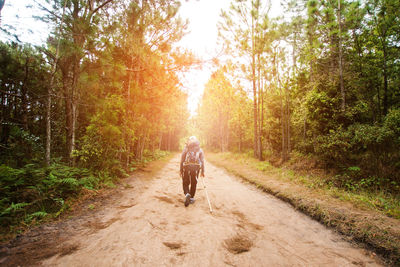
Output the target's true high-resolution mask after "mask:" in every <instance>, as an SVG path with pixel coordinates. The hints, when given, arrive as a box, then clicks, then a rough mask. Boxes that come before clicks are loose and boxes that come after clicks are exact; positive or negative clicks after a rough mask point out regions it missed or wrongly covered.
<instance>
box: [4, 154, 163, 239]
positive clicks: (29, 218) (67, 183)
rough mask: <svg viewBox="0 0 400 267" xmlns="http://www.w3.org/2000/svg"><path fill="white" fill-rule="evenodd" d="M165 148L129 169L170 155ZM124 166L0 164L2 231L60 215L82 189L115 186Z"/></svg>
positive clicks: (135, 162) (9, 231)
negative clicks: (20, 165)
mask: <svg viewBox="0 0 400 267" xmlns="http://www.w3.org/2000/svg"><path fill="white" fill-rule="evenodd" d="M168 153H169V152H165V151H155V152H149V151H146V152H145V154H144V156H143V159H142V160H138V161H134V162H133V163H132V164H131V165H130V166H129V167H128V171H129V172H131V171H134V170H136V169H137V168H138V167H140V166H144V165H145V164H146V163H148V162H150V161H153V160H157V159H160V158H162V157H165V156H167V155H168ZM126 176H128V174H127V172H126V171H125V169H123V168H115V169H113V170H112V171H110V170H90V169H87V168H76V167H70V166H66V165H63V164H61V163H53V164H52V165H51V166H49V167H43V166H41V165H39V164H26V165H25V166H23V167H22V168H12V167H10V166H7V165H4V164H3V165H0V230H1V233H2V234H9V233H12V232H15V231H17V232H18V231H20V230H21V229H23V228H24V227H26V226H29V225H32V224H37V223H39V222H41V221H43V220H45V219H51V218H55V217H58V216H60V214H62V213H63V212H64V211H66V210H68V209H69V208H70V203H71V200H72V201H73V200H74V199H76V198H78V197H79V195H80V194H81V193H82V189H85V190H84V191H85V192H87V190H90V191H93V192H95V193H96V191H97V190H99V189H101V188H113V187H115V183H116V182H117V181H118V180H119V179H120V178H122V177H126Z"/></svg>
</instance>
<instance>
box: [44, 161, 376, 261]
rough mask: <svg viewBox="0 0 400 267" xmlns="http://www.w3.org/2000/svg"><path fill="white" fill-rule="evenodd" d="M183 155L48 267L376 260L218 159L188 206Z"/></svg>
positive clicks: (138, 184) (133, 182) (106, 212)
mask: <svg viewBox="0 0 400 267" xmlns="http://www.w3.org/2000/svg"><path fill="white" fill-rule="evenodd" d="M177 169H178V156H176V157H174V158H173V159H172V160H171V161H170V162H169V163H168V164H167V165H166V166H165V167H164V168H163V169H162V170H161V171H160V172H158V173H157V174H156V175H155V176H156V177H155V178H154V179H152V180H150V181H149V180H142V179H140V177H134V178H133V179H130V180H129V183H130V185H129V186H127V188H126V190H124V191H123V192H122V193H121V195H120V198H119V201H116V202H115V203H111V204H110V205H109V206H108V207H99V208H98V209H100V210H101V211H100V212H98V214H97V215H96V216H95V217H92V218H91V219H90V220H89V221H88V222H87V223H86V224H85V225H86V227H83V228H81V229H77V230H76V233H71V234H70V238H69V240H68V241H67V243H68V244H70V245H71V246H70V247H71V249H70V251H67V252H65V253H61V254H57V255H55V256H53V257H51V258H48V259H46V260H44V261H43V262H42V263H41V264H43V265H45V266H174V265H176V266H224V265H227V266H351V265H360V266H377V265H379V263H377V261H376V260H375V259H374V258H373V257H372V256H371V253H370V252H367V251H364V250H362V249H359V248H355V247H354V246H352V245H351V244H349V243H347V242H345V241H343V240H342V239H341V237H340V236H338V235H337V234H335V233H333V232H332V231H330V230H328V229H327V228H326V227H324V226H322V225H320V224H319V223H317V222H315V221H313V220H311V219H309V218H308V217H306V216H305V215H303V214H301V213H299V212H297V211H295V210H294V209H293V208H292V207H291V206H290V205H288V204H286V203H284V202H282V201H280V200H277V199H276V198H274V197H271V196H269V195H267V194H265V193H263V192H261V191H259V190H258V189H256V188H255V187H254V186H251V185H247V184H244V183H243V182H241V181H239V180H238V179H237V178H234V177H232V176H230V175H228V174H227V173H226V172H225V171H223V170H222V169H219V168H216V167H215V166H213V165H211V164H209V163H208V164H207V165H206V179H205V182H206V185H207V189H208V192H209V195H210V199H211V204H212V206H213V208H214V212H213V214H210V212H209V208H208V204H207V199H206V197H205V192H204V190H203V189H202V186H201V183H199V187H198V191H197V195H196V199H197V200H196V202H195V203H194V204H193V205H189V207H187V208H185V207H184V205H183V194H182V188H181V180H180V178H179V176H178V172H177Z"/></svg>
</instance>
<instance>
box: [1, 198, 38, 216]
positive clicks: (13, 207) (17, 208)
mask: <svg viewBox="0 0 400 267" xmlns="http://www.w3.org/2000/svg"><path fill="white" fill-rule="evenodd" d="M29 205H31V204H30V203H25V202H23V203H17V204H14V203H11V205H10V207H8V208H7V209H5V210H4V211H3V212H2V213H1V214H0V217H1V216H4V215H7V214H11V213H12V212H17V211H21V210H22V209H23V208H24V207H26V206H29Z"/></svg>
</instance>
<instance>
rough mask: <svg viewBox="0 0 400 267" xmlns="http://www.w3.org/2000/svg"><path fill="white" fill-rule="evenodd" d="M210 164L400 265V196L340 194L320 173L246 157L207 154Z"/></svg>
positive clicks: (358, 192) (358, 190)
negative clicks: (274, 164) (278, 166)
mask: <svg viewBox="0 0 400 267" xmlns="http://www.w3.org/2000/svg"><path fill="white" fill-rule="evenodd" d="M207 160H209V161H210V162H212V163H214V164H215V165H217V166H220V167H223V168H225V169H226V170H228V171H229V172H231V173H233V174H235V175H236V176H238V177H240V178H242V179H244V180H246V181H249V182H250V183H252V184H254V185H255V186H257V188H259V189H261V190H263V191H265V192H267V193H270V194H272V195H275V196H276V197H278V198H280V199H282V200H284V201H286V202H288V203H290V204H291V205H292V206H293V207H295V208H296V209H298V210H300V211H302V212H303V213H305V214H307V215H309V216H310V217H312V218H314V219H316V220H318V221H320V222H321V223H323V224H325V225H327V226H329V227H332V228H334V229H335V230H336V231H338V232H340V233H342V234H344V235H345V236H347V237H349V238H350V239H351V240H354V241H357V243H359V244H361V245H364V246H366V247H369V248H371V249H373V250H374V251H375V252H377V253H378V254H379V255H381V256H382V257H383V258H384V259H385V260H386V261H387V263H389V264H394V265H397V264H399V265H400V220H399V219H400V201H399V196H394V195H392V194H389V193H387V192H382V191H377V190H375V191H374V190H371V191H367V190H365V189H363V188H355V189H356V190H348V189H347V190H346V189H344V188H338V187H335V186H334V183H333V182H332V177H330V176H329V175H327V174H326V173H324V172H322V171H321V170H317V169H315V168H314V169H313V168H309V169H307V170H306V171H304V170H302V171H297V170H293V169H291V168H290V165H284V166H283V167H281V168H277V167H274V166H272V165H271V164H270V163H269V162H266V161H264V162H260V161H258V160H257V159H254V158H252V157H251V156H250V155H247V154H237V153H207Z"/></svg>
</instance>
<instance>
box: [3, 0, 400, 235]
mask: <svg viewBox="0 0 400 267" xmlns="http://www.w3.org/2000/svg"><path fill="white" fill-rule="evenodd" d="M42 2H43V1H42ZM42 2H40V1H35V4H37V5H39V7H40V8H41V9H42V10H43V11H44V12H45V14H46V15H45V16H42V17H39V18H38V19H40V20H42V21H45V22H46V23H47V24H48V25H49V27H50V28H51V29H52V30H51V33H50V35H49V36H48V38H47V42H46V43H45V44H44V45H42V46H33V45H31V44H27V43H21V42H18V41H15V42H14V41H13V42H1V43H0V66H1V68H0V101H1V102H0V103H1V113H0V114H1V117H0V118H1V122H0V163H1V166H0V225H1V226H2V227H6V228H7V227H11V226H10V225H13V224H15V223H22V224H30V223H32V222H35V221H38V220H40V219H43V218H45V217H46V216H49V215H50V214H51V216H58V215H59V214H61V213H62V212H63V211H64V210H67V209H68V205H69V204H68V199H69V198H70V197H73V196H76V195H77V194H79V192H80V191H81V190H95V189H98V188H100V187H103V186H113V182H114V180H115V179H116V178H117V177H123V176H126V175H127V173H129V172H131V171H133V170H134V169H135V168H137V166H138V165H140V164H141V163H143V162H145V161H148V160H150V159H154V158H157V157H160V156H162V155H165V153H167V152H165V151H177V150H180V149H181V147H180V144H181V143H182V141H181V140H184V138H185V137H187V136H188V135H192V134H193V132H195V133H196V134H197V135H198V137H199V139H200V140H201V142H202V146H203V147H205V148H206V149H207V150H208V151H221V152H226V151H232V152H240V153H247V154H251V155H252V156H253V157H255V158H257V159H259V160H260V161H265V160H267V161H271V162H273V163H274V164H276V165H280V164H283V163H285V162H288V161H291V160H296V159H298V158H312V159H315V160H317V162H318V164H319V166H321V167H323V168H325V169H327V170H332V171H333V172H334V173H335V174H336V176H335V179H334V180H333V183H334V184H335V185H336V186H338V187H345V188H347V189H351V188H354V187H355V186H358V187H363V188H367V189H371V190H372V189H374V190H382V191H385V192H387V193H388V194H392V195H393V196H398V195H399V192H400V190H399V189H400V2H399V1H397V0H365V1H357V0H338V1H331V0H323V1H316V0H301V1H295V0H287V1H283V7H284V10H285V15H286V16H285V18H280V17H278V18H272V17H271V14H270V13H269V11H270V5H269V3H268V2H267V1H260V0H251V1H243V0H233V1H232V3H231V7H230V8H229V9H227V10H222V11H221V19H220V23H219V24H218V25H217V26H216V27H218V30H219V41H220V42H221V47H223V51H224V52H223V55H221V56H220V58H218V59H215V60H214V69H215V70H214V72H213V74H212V75H211V77H210V79H209V81H208V82H207V84H206V85H205V88H204V93H203V96H202V99H201V101H200V104H199V106H198V110H197V114H196V115H195V116H193V117H190V114H189V111H188V100H187V99H188V95H187V92H185V91H184V90H182V88H181V82H180V79H179V73H182V72H185V71H186V70H188V69H190V68H191V67H193V65H195V64H198V60H197V59H196V58H195V51H187V50H184V49H182V48H180V47H179V46H177V45H176V44H177V42H178V41H179V40H180V39H181V38H182V37H183V36H184V35H185V33H186V32H187V28H188V21H185V20H183V19H181V18H180V17H179V15H178V10H179V7H180V1H178V0H142V1H140V0H138V1H127V0H92V1H79V0H47V1H44V2H43V3H42ZM210 8H212V7H210ZM0 30H1V31H3V32H5V33H7V29H6V28H4V27H1V28H0ZM193 52H194V53H193ZM331 182H332V181H331ZM7 229H9V228H7Z"/></svg>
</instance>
